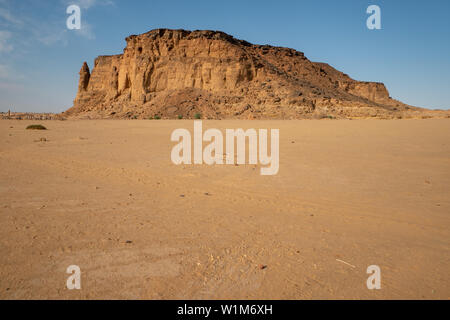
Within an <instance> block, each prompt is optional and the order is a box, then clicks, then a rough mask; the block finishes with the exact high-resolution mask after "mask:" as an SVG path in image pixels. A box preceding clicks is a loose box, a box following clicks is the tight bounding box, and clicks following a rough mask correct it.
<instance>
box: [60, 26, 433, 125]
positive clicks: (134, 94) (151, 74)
mask: <svg viewBox="0 0 450 320" xmlns="http://www.w3.org/2000/svg"><path fill="white" fill-rule="evenodd" d="M126 42H127V46H126V48H125V49H124V53H123V54H119V55H113V56H99V57H98V58H97V59H96V60H95V63H94V68H93V70H92V72H91V71H90V69H89V67H88V65H87V63H84V64H83V66H82V68H81V70H80V80H79V84H78V93H77V96H76V98H75V101H74V105H73V107H72V108H70V109H69V110H67V111H66V112H64V113H63V115H64V116H67V117H73V118H138V119H145V118H154V117H157V118H158V117H161V118H172V119H176V118H181V117H182V118H185V119H187V118H194V117H196V116H198V115H201V117H202V118H204V119H226V118H237V119H302V118H327V117H329V118H355V117H377V118H402V117H403V118H404V117H416V116H421V117H423V116H427V115H426V114H431V115H435V114H434V113H433V112H431V111H425V110H424V109H420V108H415V107H411V106H408V105H405V104H403V103H401V102H399V101H396V100H394V99H392V98H390V97H389V93H388V91H387V89H386V87H385V86H384V84H382V83H376V82H361V81H356V80H353V79H351V78H350V77H349V76H348V75H346V74H344V73H342V72H340V71H338V70H336V69H334V68H332V67H331V66H329V65H328V64H325V63H316V62H311V61H309V60H308V59H307V58H306V57H305V56H304V54H303V53H302V52H298V51H296V50H293V49H289V48H281V47H272V46H269V45H254V44H250V43H248V42H246V41H243V40H237V39H235V38H233V37H232V36H230V35H227V34H225V33H223V32H218V31H185V30H169V29H156V30H152V31H150V32H147V33H144V34H141V35H138V36H136V35H132V36H129V37H128V38H126Z"/></svg>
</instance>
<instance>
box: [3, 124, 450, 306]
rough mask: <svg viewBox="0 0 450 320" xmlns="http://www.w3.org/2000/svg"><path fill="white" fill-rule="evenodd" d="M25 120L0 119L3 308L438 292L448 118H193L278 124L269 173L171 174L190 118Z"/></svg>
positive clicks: (446, 257)
mask: <svg viewBox="0 0 450 320" xmlns="http://www.w3.org/2000/svg"><path fill="white" fill-rule="evenodd" d="M35 123H36V121H34V122H29V121H12V120H11V121H10V120H5V121H0V133H1V139H0V168H1V169H0V203H1V207H0V257H1V260H0V298H2V299H30V298H39V299H96V298H100V299H110V298H111V299H122V298H123V299H229V298H233V299H247V298H249V299H347V298H348V299H407V298H408V299H409V298H411V299H449V298H450V279H449V271H450V251H449V249H450V120H448V119H442V120H439V119H436V120H392V121H391V120H352V121H350V120H321V121H313V120H309V121H203V127H204V129H206V128H218V129H220V130H222V131H224V130H225V129H226V128H230V129H235V128H241V127H242V128H244V129H246V128H267V129H279V130H280V170H279V173H278V174H277V175H275V176H262V175H260V171H259V165H248V164H247V165H238V166H236V165H213V166H208V165H180V166H176V165H174V164H173V163H172V162H171V159H170V153H171V150H172V148H173V146H174V145H175V144H176V143H175V142H171V141H170V135H171V133H172V131H173V130H174V129H177V128H186V129H189V130H190V131H191V133H192V130H193V121H188V120H178V121H176V120H174V121H163V120H153V121H149V120H143V121H140V120H130V121H120V120H115V121H109V120H99V121H97V120H91V121H82V120H80V121H41V122H37V123H41V124H43V125H45V126H46V127H47V128H48V130H47V131H30V130H25V128H26V126H27V125H29V124H35ZM41 138H45V139H41ZM41 140H46V141H41ZM70 265H77V266H79V267H80V269H81V289H80V290H68V289H67V288H66V281H67V278H68V277H69V274H67V273H66V270H67V268H68V266H70ZM371 265H377V266H379V267H380V270H381V289H380V290H369V289H368V288H367V284H366V281H367V278H368V277H369V276H370V275H369V274H367V268H368V266H371Z"/></svg>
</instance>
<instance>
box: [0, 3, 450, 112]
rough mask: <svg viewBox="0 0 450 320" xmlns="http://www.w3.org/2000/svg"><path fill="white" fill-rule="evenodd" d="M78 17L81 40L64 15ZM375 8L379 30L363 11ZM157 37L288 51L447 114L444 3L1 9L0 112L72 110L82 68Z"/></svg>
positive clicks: (448, 14)
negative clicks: (200, 32)
mask: <svg viewBox="0 0 450 320" xmlns="http://www.w3.org/2000/svg"><path fill="white" fill-rule="evenodd" d="M70 4H78V5H79V6H80V7H81V14H82V17H81V20H82V21H81V26H82V28H81V30H68V29H67V28H66V20H67V17H68V15H67V14H66V8H67V7H68V5H70ZM371 4H376V5H378V6H380V8H381V24H382V29H381V30H369V29H367V27H366V20H367V17H368V16H369V15H368V14H366V9H367V7H368V6H369V5H371ZM155 28H184V29H188V30H195V29H212V30H221V31H224V32H227V33H229V34H231V35H233V36H235V37H236V38H240V39H245V40H247V41H249V42H252V43H256V44H271V45H276V46H285V47H290V48H294V49H296V50H299V51H302V52H304V53H305V55H306V57H308V58H309V59H310V60H312V61H320V62H327V63H329V64H330V65H332V66H333V67H335V68H337V69H338V70H340V71H343V72H345V73H347V74H349V75H350V76H351V77H352V78H354V79H357V80H364V81H380V82H384V83H385V84H386V86H387V88H388V90H389V92H390V94H391V96H392V97H393V98H396V99H399V100H401V101H403V102H405V103H408V104H411V105H415V106H422V107H428V108H441V109H449V107H450V40H449V39H450V1H448V0H430V1H406V0H395V1H394V0H390V1H381V0H370V1H365V0H342V1H335V0H329V1H328V0H316V1H313V0H295V1H287V0H286V1H283V0H278V1H264V0H259V1H252V0H248V1H245V0H241V1H234V0H227V1H214V0H209V1H203V0H199V1H195V0H192V1H178V0H177V1H161V0H160V1H153V0H147V1H140V0H134V1H133V0H128V1H127V0H77V1H75V0H74V1H70V0H48V1H43V0H21V1H18V0H0V111H7V110H8V109H11V110H12V111H32V112H44V111H45V112H61V111H64V110H65V109H67V108H69V107H71V106H72V101H73V99H74V97H75V94H76V90H77V84H78V72H79V70H80V67H81V65H82V63H83V61H87V62H88V64H89V66H90V67H92V64H93V60H94V59H95V57H96V56H98V55H106V54H118V53H122V50H123V48H124V46H125V40H124V39H125V37H127V36H128V35H130V34H139V33H144V32H147V31H149V30H151V29H155Z"/></svg>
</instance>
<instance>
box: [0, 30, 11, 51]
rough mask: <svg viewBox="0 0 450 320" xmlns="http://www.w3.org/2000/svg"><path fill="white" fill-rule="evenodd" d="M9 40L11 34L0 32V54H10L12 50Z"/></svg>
mask: <svg viewBox="0 0 450 320" xmlns="http://www.w3.org/2000/svg"><path fill="white" fill-rule="evenodd" d="M10 38H11V32H9V31H4V30H0V53H3V52H11V51H12V50H13V48H14V47H13V45H12V44H10V43H9V41H8V40H9V39H10Z"/></svg>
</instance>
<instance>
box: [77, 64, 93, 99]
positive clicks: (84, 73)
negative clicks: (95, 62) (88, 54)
mask: <svg viewBox="0 0 450 320" xmlns="http://www.w3.org/2000/svg"><path fill="white" fill-rule="evenodd" d="M90 77H91V72H90V71H89V66H88V65H87V63H86V62H84V63H83V66H82V67H81V70H80V80H79V82H78V92H81V91H86V90H87V87H88V84H89V78H90Z"/></svg>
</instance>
